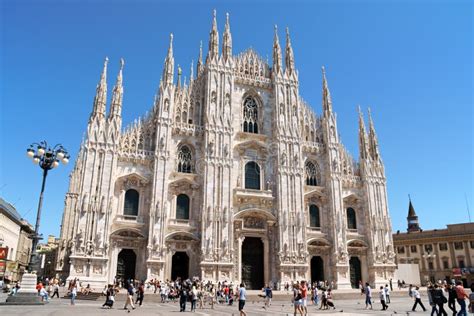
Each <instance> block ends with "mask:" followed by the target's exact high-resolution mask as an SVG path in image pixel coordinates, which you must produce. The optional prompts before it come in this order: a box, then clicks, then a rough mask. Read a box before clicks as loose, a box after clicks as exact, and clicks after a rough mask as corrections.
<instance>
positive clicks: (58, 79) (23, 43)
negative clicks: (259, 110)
mask: <svg viewBox="0 0 474 316" xmlns="http://www.w3.org/2000/svg"><path fill="white" fill-rule="evenodd" d="M66 2H67V3H66ZM195 2H197V1H189V2H177V1H173V2H171V1H170V2H158V1H131V0H130V1H107V2H106V1H61V2H59V1H29V2H26V1H18V0H16V1H13V0H6V1H2V2H1V4H0V6H1V16H0V20H1V50H0V54H1V71H0V74H1V78H0V82H1V91H0V92H1V112H0V117H1V144H0V146H1V147H0V148H1V149H0V157H1V160H0V164H1V170H0V172H1V173H0V195H1V196H2V197H3V198H5V199H6V200H8V201H10V202H11V203H14V204H15V206H16V207H17V209H18V210H19V212H20V213H21V214H22V215H24V216H25V218H27V219H28V220H29V221H30V222H32V223H34V219H35V216H36V208H37V201H38V195H39V190H40V184H41V170H40V168H39V167H38V166H35V165H33V164H32V163H31V162H30V161H29V160H28V158H27V157H26V155H25V150H26V148H27V147H28V145H29V144H30V143H31V142H34V141H40V140H43V139H45V140H47V141H49V142H51V143H62V144H63V145H64V146H65V147H66V148H68V149H69V150H70V152H71V154H72V157H74V159H75V157H76V154H77V151H78V148H79V144H80V142H81V138H82V135H83V133H84V131H85V130H86V125H87V120H88V117H89V113H90V111H91V109H92V101H93V97H94V93H95V86H96V84H97V81H98V79H99V75H100V71H101V68H102V64H103V59H104V57H105V56H108V57H109V59H110V63H109V73H108V75H109V96H110V92H111V90H112V85H113V83H114V81H115V77H116V74H117V70H118V67H119V58H120V57H124V58H125V62H126V64H125V70H124V86H125V88H124V89H125V96H124V105H123V119H124V125H126V124H127V123H129V122H130V121H132V120H133V119H134V118H136V117H137V116H139V115H142V114H144V113H145V112H146V111H147V110H149V109H150V107H151V105H152V101H153V96H154V94H155V91H156V88H157V86H158V83H159V79H160V75H161V71H162V65H163V60H164V56H165V54H166V50H167V46H168V38H169V33H171V32H173V33H174V39H175V41H174V52H175V62H176V64H180V65H181V66H182V68H183V71H184V75H186V76H188V77H189V65H190V63H191V60H192V59H194V60H195V61H196V59H197V55H198V49H199V41H200V40H203V46H204V48H205V51H206V49H207V41H208V34H209V29H210V26H211V16H212V9H213V8H216V9H217V12H218V26H219V30H220V35H221V36H222V31H223V28H224V27H223V26H224V20H225V12H229V13H230V19H231V30H232V38H233V51H234V54H235V53H238V52H241V51H243V50H245V49H247V48H248V47H253V48H254V49H256V50H257V51H258V52H259V53H260V54H261V55H262V56H264V57H266V56H269V58H270V62H271V56H272V39H273V25H274V24H278V25H279V27H280V40H283V41H284V27H285V26H289V28H290V32H291V37H292V44H293V49H294V53H295V60H296V67H297V68H298V69H299V79H300V93H301V95H302V96H303V98H304V99H305V100H307V101H308V102H309V103H310V104H311V105H312V107H313V108H314V110H315V111H316V112H317V113H321V72H320V69H321V66H322V65H325V66H326V70H327V76H328V80H329V87H330V89H331V93H332V97H333V103H334V110H335V111H336V112H337V114H338V116H337V117H338V126H339V133H340V134H341V136H342V140H343V142H344V144H345V145H346V146H347V147H348V149H349V150H350V151H351V152H352V154H353V155H354V157H356V158H357V156H358V149H357V146H358V145H357V129H358V124H357V110H356V108H357V105H358V104H360V105H361V106H362V108H363V109H364V110H365V109H366V108H367V107H368V106H370V107H371V108H372V113H373V118H374V121H375V126H376V130H377V133H378V138H379V142H380V146H381V154H382V158H383V160H384V162H385V165H386V174H387V179H388V184H387V185H388V193H389V195H388V197H389V206H390V214H391V217H392V224H393V229H394V231H396V230H398V229H400V230H402V231H404V230H405V229H406V215H407V211H408V197H407V195H408V194H409V193H410V194H411V196H412V200H413V202H414V206H415V209H416V211H417V213H418V215H419V217H420V222H421V226H422V227H423V228H424V229H429V228H440V227H443V226H444V225H445V224H448V223H458V222H467V221H468V216H467V207H466V200H465V194H466V195H467V199H468V201H469V205H470V208H471V213H472V216H473V218H474V200H473V110H472V107H473V50H472V45H473V38H474V37H473V24H472V23H473V22H472V21H473V4H472V1H467V0H466V1H448V0H447V1H385V2H383V1H311V2H310V1H307V2H294V1H291V2H290V1H288V2H276V3H275V2H273V1H272V2H270V1H260V2H258V1H255V2H254V1H244V2H237V1H221V2H200V3H199V4H197V3H195ZM379 2H383V3H379ZM204 53H205V52H204ZM73 162H74V161H72V162H71V164H70V165H68V166H66V167H64V166H61V167H60V168H58V169H57V170H53V171H52V172H51V173H50V175H49V176H48V183H47V186H46V193H45V201H44V209H43V218H42V225H41V232H42V233H43V234H45V235H47V234H55V235H58V234H59V227H60V223H61V216H62V212H63V203H64V202H63V201H64V195H65V193H66V190H67V188H68V175H69V173H70V171H71V169H72V166H73Z"/></svg>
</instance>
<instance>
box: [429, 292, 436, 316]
mask: <svg viewBox="0 0 474 316" xmlns="http://www.w3.org/2000/svg"><path fill="white" fill-rule="evenodd" d="M433 290H434V288H433V286H432V285H430V286H428V303H429V304H430V306H431V316H433V315H434V314H435V313H436V315H438V308H437V306H436V303H435V302H434V300H433Z"/></svg>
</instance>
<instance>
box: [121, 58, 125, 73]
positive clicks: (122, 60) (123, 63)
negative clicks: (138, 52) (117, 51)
mask: <svg viewBox="0 0 474 316" xmlns="http://www.w3.org/2000/svg"><path fill="white" fill-rule="evenodd" d="M124 65H125V60H124V59H123V58H120V71H122V70H123V66H124Z"/></svg>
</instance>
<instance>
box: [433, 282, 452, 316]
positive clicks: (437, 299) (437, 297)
mask: <svg viewBox="0 0 474 316" xmlns="http://www.w3.org/2000/svg"><path fill="white" fill-rule="evenodd" d="M443 292H444V291H443V288H442V287H441V288H440V287H438V284H435V285H434V289H433V292H432V299H433V302H434V303H435V304H436V305H437V306H438V315H442V316H448V313H446V311H445V310H444V304H445V303H446V302H447V301H448V300H447V299H446V297H445V296H444V293H443Z"/></svg>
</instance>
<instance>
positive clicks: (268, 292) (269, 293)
mask: <svg viewBox="0 0 474 316" xmlns="http://www.w3.org/2000/svg"><path fill="white" fill-rule="evenodd" d="M264 291H265V306H264V308H265V309H266V308H267V307H270V304H271V302H272V298H273V291H272V288H271V287H270V286H268V284H266V285H265V289H264Z"/></svg>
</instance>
